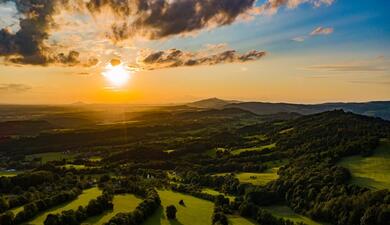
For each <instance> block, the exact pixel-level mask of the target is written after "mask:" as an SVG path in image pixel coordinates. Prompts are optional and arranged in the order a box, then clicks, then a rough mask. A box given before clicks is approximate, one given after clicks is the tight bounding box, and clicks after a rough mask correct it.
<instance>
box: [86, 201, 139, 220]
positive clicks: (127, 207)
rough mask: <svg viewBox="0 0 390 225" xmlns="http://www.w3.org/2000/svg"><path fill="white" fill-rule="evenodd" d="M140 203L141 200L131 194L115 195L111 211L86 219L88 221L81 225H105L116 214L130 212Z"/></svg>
mask: <svg viewBox="0 0 390 225" xmlns="http://www.w3.org/2000/svg"><path fill="white" fill-rule="evenodd" d="M141 201H142V199H139V198H137V197H135V196H134V195H131V194H126V195H115V196H114V200H113V204H114V209H113V210H110V211H106V212H105V213H103V214H101V215H99V216H95V217H91V218H88V220H86V221H85V222H84V223H83V224H93V225H102V224H105V223H107V222H108V221H109V220H110V219H111V218H112V217H113V216H115V215H116V214H118V213H126V212H132V211H133V210H134V209H135V208H136V207H137V206H138V204H139V203H141Z"/></svg>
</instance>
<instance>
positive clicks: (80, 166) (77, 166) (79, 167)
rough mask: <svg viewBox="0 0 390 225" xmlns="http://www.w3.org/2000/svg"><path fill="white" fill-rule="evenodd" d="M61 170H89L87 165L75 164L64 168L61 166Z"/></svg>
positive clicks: (66, 165)
mask: <svg viewBox="0 0 390 225" xmlns="http://www.w3.org/2000/svg"><path fill="white" fill-rule="evenodd" d="M61 168H64V169H72V168H74V169H76V170H82V169H85V168H87V167H86V166H85V165H74V164H65V165H63V166H61Z"/></svg>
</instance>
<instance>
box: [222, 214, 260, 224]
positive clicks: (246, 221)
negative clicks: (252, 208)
mask: <svg viewBox="0 0 390 225" xmlns="http://www.w3.org/2000/svg"><path fill="white" fill-rule="evenodd" d="M228 220H229V225H256V224H257V223H256V222H254V221H252V220H250V219H247V218H244V217H240V216H236V215H230V216H228Z"/></svg>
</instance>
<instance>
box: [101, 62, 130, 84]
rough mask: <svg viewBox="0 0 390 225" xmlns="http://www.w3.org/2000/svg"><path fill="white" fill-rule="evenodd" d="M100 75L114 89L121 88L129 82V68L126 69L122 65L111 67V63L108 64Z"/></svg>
mask: <svg viewBox="0 0 390 225" xmlns="http://www.w3.org/2000/svg"><path fill="white" fill-rule="evenodd" d="M102 75H103V76H104V77H105V78H106V79H107V80H108V81H109V82H110V84H111V85H113V86H114V87H121V86H123V85H125V84H126V83H127V82H128V81H129V79H130V75H131V71H130V68H128V67H127V66H126V65H124V64H123V63H120V64H118V65H112V64H111V63H108V64H107V65H106V67H105V69H104V71H103V72H102Z"/></svg>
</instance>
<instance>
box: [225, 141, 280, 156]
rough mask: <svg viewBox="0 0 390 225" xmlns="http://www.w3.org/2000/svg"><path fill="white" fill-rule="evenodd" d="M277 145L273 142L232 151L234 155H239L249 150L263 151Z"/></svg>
mask: <svg viewBox="0 0 390 225" xmlns="http://www.w3.org/2000/svg"><path fill="white" fill-rule="evenodd" d="M275 147H276V143H272V144H269V145H263V146H258V147H252V148H240V149H236V150H233V151H232V154H233V155H238V154H240V153H242V152H248V151H263V150H264V149H273V148H275Z"/></svg>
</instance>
